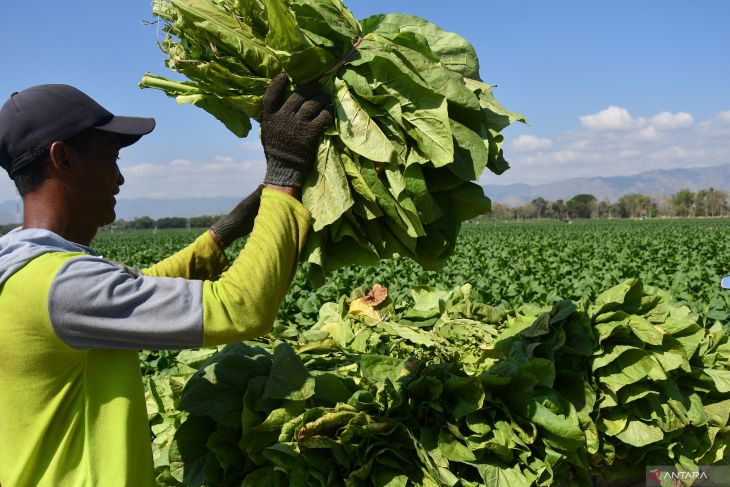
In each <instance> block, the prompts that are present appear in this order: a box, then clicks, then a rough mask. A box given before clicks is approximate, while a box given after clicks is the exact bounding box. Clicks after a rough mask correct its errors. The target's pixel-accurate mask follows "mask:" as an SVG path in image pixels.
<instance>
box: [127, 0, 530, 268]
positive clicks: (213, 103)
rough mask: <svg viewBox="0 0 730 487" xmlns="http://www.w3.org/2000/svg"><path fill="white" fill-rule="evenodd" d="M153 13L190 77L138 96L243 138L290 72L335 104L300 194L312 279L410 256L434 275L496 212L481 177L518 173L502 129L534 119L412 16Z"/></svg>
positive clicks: (240, 10) (172, 63)
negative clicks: (463, 233) (198, 112)
mask: <svg viewBox="0 0 730 487" xmlns="http://www.w3.org/2000/svg"><path fill="white" fill-rule="evenodd" d="M153 11H154V14H155V15H156V16H157V17H159V19H160V21H161V22H162V24H163V29H164V31H165V32H166V37H165V39H164V41H162V42H161V43H160V46H161V48H162V50H163V51H164V52H165V53H166V54H167V56H168V59H167V61H166V64H167V66H168V67H169V68H170V69H172V70H173V71H176V72H179V73H182V74H183V75H185V77H187V79H188V80H187V81H175V80H172V79H167V78H164V77H160V76H153V75H150V74H147V75H145V76H144V77H143V79H142V81H141V82H140V86H142V87H151V88H158V89H161V90H163V91H164V92H165V93H167V94H168V95H170V96H173V97H175V98H176V100H177V102H178V103H192V104H194V105H196V106H198V107H200V108H203V109H204V110H206V111H208V112H209V113H211V114H212V115H214V116H215V117H216V118H218V119H219V120H220V121H221V122H223V123H224V124H225V126H226V127H227V128H228V129H229V130H230V131H231V132H233V133H234V134H236V135H238V136H240V137H244V136H246V134H248V132H249V131H250V130H251V128H252V125H251V119H254V120H257V121H258V120H259V119H260V115H261V98H262V96H263V94H264V91H265V90H266V87H267V86H268V84H269V82H270V81H271V79H272V78H273V77H275V76H276V75H277V74H278V73H279V72H281V71H285V72H286V73H287V74H288V76H289V77H290V78H291V79H292V80H293V82H294V85H295V86H296V85H299V84H302V83H306V82H308V81H312V80H318V81H319V83H320V85H321V88H322V90H323V91H325V92H326V93H329V94H330V95H332V99H333V104H334V107H335V112H336V120H335V123H334V125H333V127H332V128H331V129H330V130H329V131H328V132H327V133H326V134H325V136H324V138H323V140H322V142H321V144H320V147H319V151H318V155H317V161H316V165H315V170H314V171H312V173H311V175H310V177H309V179H308V181H307V182H306V184H305V188H304V192H303V198H302V200H303V203H304V205H305V206H306V207H307V208H308V209H309V210H310V212H311V213H312V216H313V219H314V228H313V230H314V231H313V232H312V235H311V238H310V241H309V245H308V249H307V252H306V256H305V258H306V260H307V261H308V262H309V263H310V275H311V276H312V277H313V278H320V279H321V278H322V277H323V275H324V273H325V272H327V271H330V270H333V269H336V268H338V267H341V266H344V265H350V264H360V265H373V264H376V263H377V262H378V261H379V260H380V259H384V258H394V257H402V256H406V257H410V258H412V259H414V260H416V261H417V262H419V263H420V264H421V265H422V266H423V267H424V268H426V269H437V268H439V267H440V266H441V265H442V264H443V262H444V261H445V259H447V258H448V257H449V255H451V253H452V251H453V249H454V245H455V242H456V236H457V234H458V232H459V228H460V224H461V223H462V222H463V221H466V220H468V219H470V218H473V217H475V216H477V215H479V214H482V213H484V212H486V211H488V210H489V208H490V201H489V199H488V198H487V197H486V196H485V195H484V191H483V189H482V187H481V186H479V185H478V184H476V183H475V181H478V180H479V178H480V176H481V175H482V172H483V171H484V169H485V168H488V169H489V170H491V171H492V172H493V173H495V174H501V173H502V172H503V171H505V170H506V169H507V168H508V167H509V165H508V163H507V161H506V160H505V159H504V156H503V153H502V149H501V143H502V141H503V137H502V136H501V135H500V134H499V132H500V131H501V130H502V129H504V128H505V127H507V126H508V125H510V124H511V123H512V122H515V121H523V122H524V119H523V118H522V117H521V116H520V115H518V114H515V113H512V112H510V111H507V110H505V109H504V108H503V107H502V106H501V105H500V104H499V103H498V102H497V101H496V100H495V99H494V97H493V95H492V86H490V85H488V84H486V83H484V82H482V81H481V79H480V76H479V62H478V59H477V55H476V52H475V51H474V48H473V47H472V46H471V44H469V42H467V41H466V40H465V39H463V38H462V37H460V36H458V35H457V34H454V33H450V32H445V31H443V30H441V29H440V28H439V27H437V26H436V25H434V24H432V23H429V22H427V21H426V20H423V19H420V18H417V17H413V16H409V15H402V14H388V15H374V16H371V17H368V18H366V19H364V20H361V21H357V20H356V19H355V18H354V17H353V16H352V14H351V13H350V11H349V10H348V9H347V7H346V6H345V5H344V4H343V3H342V2H341V1H340V0H155V2H154V7H153Z"/></svg>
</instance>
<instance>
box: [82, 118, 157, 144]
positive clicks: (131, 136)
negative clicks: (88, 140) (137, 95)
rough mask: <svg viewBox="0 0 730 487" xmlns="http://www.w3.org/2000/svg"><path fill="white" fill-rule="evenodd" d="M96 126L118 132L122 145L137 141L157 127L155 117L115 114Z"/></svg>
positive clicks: (98, 128) (114, 132) (99, 128)
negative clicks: (119, 115) (120, 115)
mask: <svg viewBox="0 0 730 487" xmlns="http://www.w3.org/2000/svg"><path fill="white" fill-rule="evenodd" d="M94 128H95V129H97V130H103V131H104V132H111V133H113V134H117V135H118V136H119V143H120V145H121V147H127V146H128V145H132V144H134V143H135V142H137V141H138V140H139V139H140V138H141V137H142V136H143V135H147V134H149V133H150V132H152V130H153V129H154V128H155V119H154V118H142V117H117V116H115V117H114V118H112V119H111V120H110V121H108V122H107V123H105V124H104V125H99V126H96V127H94Z"/></svg>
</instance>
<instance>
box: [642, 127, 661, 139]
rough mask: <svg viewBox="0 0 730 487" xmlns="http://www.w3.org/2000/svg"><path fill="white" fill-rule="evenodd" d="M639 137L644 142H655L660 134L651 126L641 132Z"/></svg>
mask: <svg viewBox="0 0 730 487" xmlns="http://www.w3.org/2000/svg"><path fill="white" fill-rule="evenodd" d="M639 137H640V138H642V139H644V140H655V139H656V138H657V137H658V132H657V130H656V129H655V128H654V127H653V126H651V125H650V126H648V127H644V128H643V129H641V130H639Z"/></svg>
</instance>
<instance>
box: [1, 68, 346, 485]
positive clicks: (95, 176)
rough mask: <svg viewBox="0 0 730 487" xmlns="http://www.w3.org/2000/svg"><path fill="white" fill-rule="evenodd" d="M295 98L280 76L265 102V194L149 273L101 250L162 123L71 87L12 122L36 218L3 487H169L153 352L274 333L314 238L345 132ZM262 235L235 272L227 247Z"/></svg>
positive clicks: (14, 308)
mask: <svg viewBox="0 0 730 487" xmlns="http://www.w3.org/2000/svg"><path fill="white" fill-rule="evenodd" d="M287 86H288V79H287V77H286V76H285V75H283V74H282V75H279V76H278V77H276V78H275V79H274V80H273V81H272V83H271V85H270V86H269V88H268V89H267V91H266V93H265V96H264V99H263V117H262V123H261V138H262V144H263V146H264V152H265V155H266V160H267V172H266V177H265V179H264V185H263V187H260V188H259V189H258V190H257V191H256V192H254V194H252V195H251V196H249V197H248V198H246V199H245V200H244V201H242V202H241V204H239V205H238V206H237V207H236V208H235V209H234V210H233V211H232V212H231V213H230V214H229V215H227V216H226V217H225V218H223V219H222V220H221V221H219V222H217V223H216V224H215V225H213V227H212V229H210V230H209V231H207V232H206V233H205V234H203V235H201V236H200V237H199V238H198V239H197V240H196V241H195V242H194V243H193V244H191V245H190V246H189V247H187V248H186V249H184V250H182V251H181V252H179V253H177V254H175V255H173V256H172V257H169V258H167V259H165V260H163V261H162V262H160V263H159V264H157V265H155V266H153V267H151V268H149V269H145V270H143V271H142V272H141V273H140V272H137V271H135V270H132V269H129V268H126V267H125V266H123V265H121V264H116V263H113V262H110V261H107V260H104V259H103V258H100V257H98V256H96V255H95V254H94V252H93V251H92V250H91V249H90V248H89V245H90V242H91V240H92V238H93V237H94V235H95V233H96V231H97V229H98V228H99V227H101V226H102V225H106V224H108V223H111V222H113V221H114V219H115V213H114V205H115V199H114V195H116V194H117V193H118V192H119V187H120V186H121V185H122V184H123V183H124V178H123V176H122V174H121V173H120V171H119V167H118V166H117V162H116V160H117V156H118V152H119V150H120V149H121V148H123V147H126V146H128V145H131V144H133V143H135V142H136V141H137V140H139V139H140V137H142V136H143V135H145V134H148V133H149V132H151V131H152V129H153V128H154V120H153V119H144V118H135V117H118V116H114V115H112V114H111V113H110V112H108V111H107V110H106V109H104V108H102V107H101V106H100V105H99V104H97V103H96V102H95V101H93V100H92V99H91V98H89V97H88V96H87V95H85V94H84V93H82V92H80V91H79V90H77V89H75V88H72V87H70V86H67V85H41V86H36V87H33V88H29V89H27V90H25V91H22V92H20V93H14V94H13V95H12V96H11V97H10V99H9V100H8V101H7V102H6V103H5V104H4V105H3V107H2V109H0V164H1V165H2V167H3V168H4V169H6V170H7V171H8V173H9V175H10V177H11V178H13V180H14V182H15V183H16V186H17V188H18V191H19V193H20V194H21V196H22V198H23V203H24V208H25V211H24V215H23V226H22V227H20V228H18V229H15V230H13V231H11V232H10V233H8V234H7V235H5V236H3V237H2V238H0V357H2V359H1V360H2V361H1V362H0V363H1V364H2V366H1V367H0V391H1V392H0V485H2V486H3V487H23V486H54V487H58V486H67V485H68V486H92V485H93V486H96V485H99V486H115V485H129V486H135V487H136V486H150V485H153V483H154V480H153V466H152V452H151V446H150V438H149V433H148V431H149V430H148V425H147V415H146V411H145V400H144V391H143V386H142V378H141V375H140V368H139V362H138V358H137V350H138V349H141V348H145V349H153V348H158V349H179V348H185V347H200V346H211V345H218V344H223V343H229V342H234V341H240V340H244V339H249V338H253V337H256V336H260V335H263V334H265V333H268V332H269V331H270V329H271V327H272V324H273V321H274V318H275V316H276V312H277V309H278V307H279V306H280V304H281V302H282V300H283V298H284V295H285V294H286V292H287V289H288V287H289V285H290V284H291V281H292V279H293V276H294V273H295V270H296V267H297V262H298V260H299V256H300V253H301V251H302V248H303V245H304V242H305V239H306V236H307V232H308V229H309V226H310V215H309V213H308V211H307V210H306V209H305V208H304V207H303V206H302V204H301V203H300V201H299V200H298V194H299V191H300V188H301V186H302V183H303V180H304V178H305V176H306V175H307V173H308V171H309V170H310V168H311V166H312V164H313V161H314V159H315V157H316V151H317V146H318V143H319V139H320V138H321V136H322V134H323V133H324V131H325V129H326V128H327V126H328V125H330V123H331V121H332V112H331V107H330V106H329V105H328V103H329V98H328V97H327V96H326V95H323V94H321V93H319V91H318V89H317V87H316V85H315V86H312V85H308V86H305V87H302V88H301V89H299V90H297V91H295V92H294V94H292V95H291V96H289V97H288V98H286V92H287ZM254 218H255V221H254ZM247 232H251V235H250V237H249V240H248V242H247V244H246V246H245V247H244V249H243V250H242V251H241V254H240V255H239V256H238V258H237V259H236V260H235V261H234V262H233V264H231V265H230V266H229V264H228V262H227V260H226V257H225V254H224V252H223V248H224V247H225V246H226V245H228V244H230V243H231V242H232V241H234V240H235V239H236V238H238V237H241V236H243V235H244V234H245V233H247ZM214 278H217V279H216V280H212V279H214Z"/></svg>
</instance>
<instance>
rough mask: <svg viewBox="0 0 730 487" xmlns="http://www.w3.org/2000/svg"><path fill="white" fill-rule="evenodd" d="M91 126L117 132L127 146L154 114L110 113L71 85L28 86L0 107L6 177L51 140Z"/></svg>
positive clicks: (0, 151)
mask: <svg viewBox="0 0 730 487" xmlns="http://www.w3.org/2000/svg"><path fill="white" fill-rule="evenodd" d="M92 128H93V129H98V130H103V131H105V132H111V133H113V134H117V135H118V136H119V142H120V145H121V147H127V146H128V145H132V144H134V143H135V142H137V141H138V140H139V139H140V138H141V137H142V136H143V135H146V134H148V133H150V132H152V129H154V128H155V119H154V118H141V117H120V116H116V115H114V114H112V113H111V112H110V111H109V110H107V109H106V108H104V107H102V106H101V105H99V104H98V103H97V102H95V101H94V100H92V99H91V97H89V96H88V95H87V94H85V93H84V92H82V91H80V90H78V89H77V88H74V87H73V86H69V85H61V84H49V85H38V86H33V87H31V88H28V89H26V90H23V91H20V92H15V93H13V94H12V95H10V98H9V99H8V101H6V102H5V104H4V105H3V106H2V108H0V166H2V167H3V168H4V169H5V170H6V171H8V174H9V175H10V177H11V178H12V177H13V176H14V175H15V174H16V173H17V172H18V171H19V170H20V169H22V168H24V167H26V166H27V165H28V164H30V163H31V162H33V161H34V160H35V159H36V158H38V157H39V156H40V155H41V154H43V153H44V152H45V151H47V150H48V149H50V147H51V144H53V142H55V141H57V140H67V139H69V138H71V137H73V136H74V135H77V134H80V133H81V132H83V131H84V130H88V129H92Z"/></svg>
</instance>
